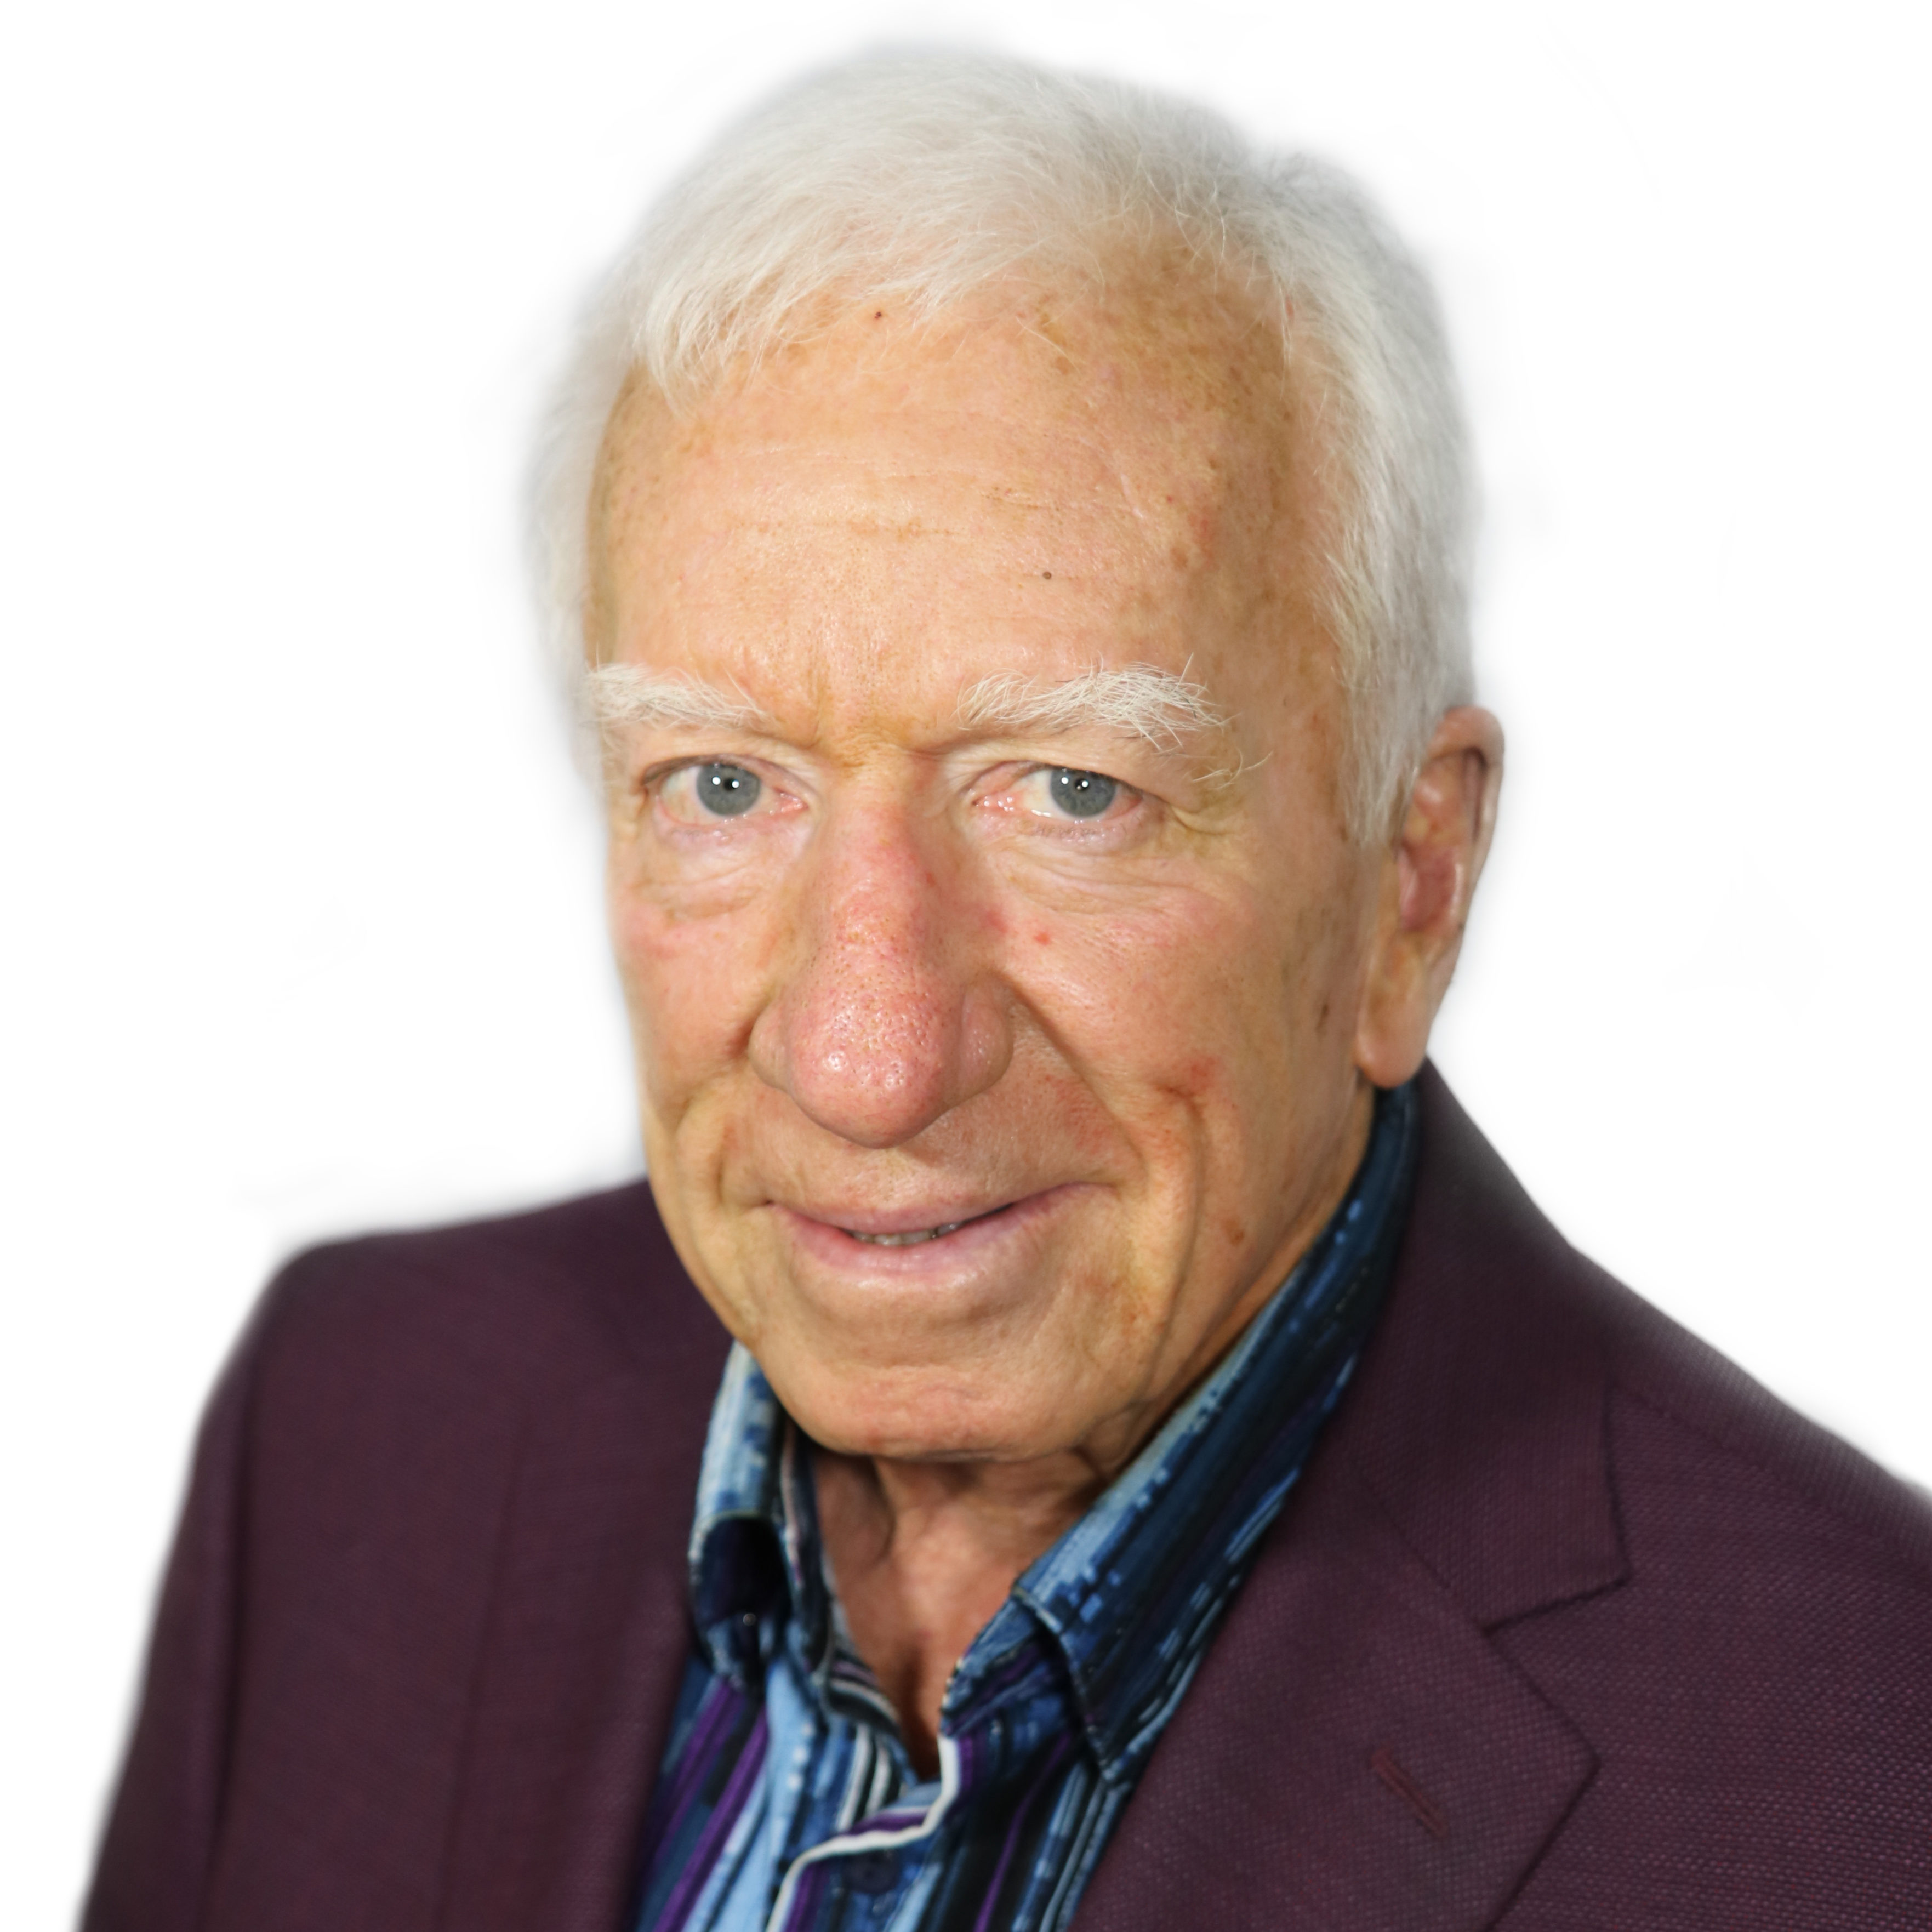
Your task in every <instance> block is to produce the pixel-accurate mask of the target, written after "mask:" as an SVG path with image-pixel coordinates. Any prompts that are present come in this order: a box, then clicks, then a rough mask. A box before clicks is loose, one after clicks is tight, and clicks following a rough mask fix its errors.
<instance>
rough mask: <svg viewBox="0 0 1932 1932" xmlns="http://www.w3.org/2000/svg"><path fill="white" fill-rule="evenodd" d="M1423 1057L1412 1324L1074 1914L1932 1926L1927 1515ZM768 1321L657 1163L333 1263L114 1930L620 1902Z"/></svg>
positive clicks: (1931, 1634)
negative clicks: (747, 1383)
mask: <svg viewBox="0 0 1932 1932" xmlns="http://www.w3.org/2000/svg"><path fill="white" fill-rule="evenodd" d="M1423 1093H1424V1113H1423V1136H1422V1154H1421V1169H1420V1172H1419V1174H1418V1181H1417V1193H1416V1196H1415V1205H1414V1208H1413V1211H1412V1216H1411V1220H1410V1223H1409V1229H1408V1232H1407V1234H1406V1237H1405V1239H1404V1243H1403V1249H1402V1251H1401V1254H1400V1259H1399V1260H1398V1262H1397V1269H1396V1274H1395V1277H1394V1283H1393V1285H1392V1287H1391V1292H1390V1296H1389V1299H1388V1304H1387V1306H1386V1308H1385V1312H1384V1314H1383V1316H1382V1321H1381V1325H1380V1326H1379V1329H1378V1331H1377V1332H1376V1336H1375V1337H1374V1339H1373V1340H1372V1342H1371V1343H1370V1347H1369V1350H1368V1352H1367V1355H1365V1357H1364V1361H1363V1364H1362V1367H1361V1371H1360V1373H1359V1374H1358V1378H1357V1380H1356V1382H1355V1385H1354V1386H1353V1387H1352V1389H1351V1391H1350V1392H1349V1395H1348V1397H1347V1398H1346V1400H1345V1401H1344V1403H1343V1406H1342V1408H1341V1409H1340V1412H1339V1413H1338V1414H1337V1417H1336V1419H1335V1421H1334V1423H1333V1424H1331V1427H1330V1428H1329V1430H1328V1433H1327V1434H1326V1436H1325V1438H1324V1439H1323V1441H1322V1444H1321V1445H1320V1447H1319V1448H1318V1449H1317V1451H1316V1454H1315V1457H1314V1459H1313V1461H1312V1462H1311V1463H1310V1466H1309V1469H1308V1470H1307V1474H1306V1475H1304V1478H1303V1480H1302V1481H1301V1484H1300V1486H1299V1487H1298V1490H1296V1492H1295V1494H1294V1496H1292V1498H1291V1499H1290V1502H1289V1507H1288V1508H1287V1510H1286V1511H1285V1512H1284V1514H1283V1517H1281V1519H1280V1521H1279V1522H1278V1523H1277V1525H1276V1526H1275V1527H1274V1529H1273V1530H1272V1531H1271V1533H1270V1534H1269V1535H1268V1538H1267V1540H1266V1542H1265V1545H1264V1547H1263V1549H1262V1553H1261V1554H1260V1556H1259V1561H1258V1562H1257V1565H1256V1569H1255V1571H1254V1573H1253V1575H1252V1577H1250V1580H1249V1581H1248V1583H1247V1585H1246V1586H1245V1588H1244V1589H1243V1591H1242V1592H1241V1595H1240V1596H1239V1597H1238V1598H1237V1600H1236V1601H1235V1604H1234V1607H1233V1608H1232V1611H1231V1613H1230V1614H1229V1619H1228V1622H1227V1623H1226V1626H1225V1627H1224V1628H1223V1631H1221V1633H1220V1635H1219V1637H1217V1639H1216V1640H1215V1642H1214V1646H1213V1649H1211V1652H1209V1654H1208V1659H1207V1661H1206V1664H1205V1666H1204V1667H1203V1668H1202V1671H1201V1673H1200V1675H1199V1677H1198V1678H1197V1679H1196V1681H1195V1683H1194V1685H1193V1688H1192V1690H1191V1691H1190V1692H1189V1694H1188V1696H1187V1700H1186V1701H1185V1702H1184V1704H1183V1705H1182V1706H1181V1709H1180V1711H1179V1712H1178V1714H1177V1715H1176V1716H1175V1718H1174V1720H1173V1721H1172V1724H1171V1725H1170V1726H1169V1729H1168V1730H1167V1732H1166V1735H1165V1736H1163V1739H1162V1740H1161V1742H1160V1745H1159V1746H1158V1748H1157V1750H1156V1751H1155V1753H1154V1757H1153V1760H1152V1761H1151V1763H1150V1765H1149V1766H1148V1771H1147V1773H1146V1775H1145V1778H1144V1779H1143V1781H1142V1784H1141V1787H1140V1789H1139V1792H1138V1793H1136V1796H1135V1797H1134V1799H1133V1801H1132V1802H1131V1804H1130V1806H1129V1808H1128V1809H1127V1812H1126V1814H1125V1815H1124V1818H1123V1820H1122V1822H1121V1826H1120V1828H1119V1829H1118V1832H1117V1833H1116V1835H1115V1838H1114V1840H1113V1842H1112V1844H1111V1845H1110V1846H1109V1848H1108V1850H1107V1852H1106V1855H1105V1857H1104V1858H1103V1861H1102V1862H1101V1864H1100V1869H1099V1870H1098V1872H1097V1874H1096V1876H1095V1878H1094V1882H1093V1883H1092V1885H1091V1887H1090V1888H1089V1890H1088V1893H1087V1895H1086V1897H1085V1900H1084V1901H1083V1903H1082V1906H1081V1907H1080V1910H1079V1915H1078V1918H1077V1921H1076V1923H1077V1925H1078V1927H1079V1928H1080V1932H1173V1928H1175V1927H1201V1928H1204V1932H1232V1928H1240V1927H1283V1928H1289V1927H1295V1928H1299V1927H1309V1928H1313V1927H1335V1928H1337V1932H1342V1928H1346V1929H1347V1932H1379V1928H1387V1932H1452V1928H1454V1929H1455V1932H1460V1928H1469V1927H1481V1926H1493V1925H1496V1926H1503V1927H1508V1928H1510V1932H1546V1928H1547V1932H1556V1928H1559V1927H1560V1928H1574V1932H1606V1928H1611V1927H1615V1928H1618V1932H1635V1928H1639V1927H1681V1928H1696V1932H1716V1928H1728V1927H1751V1928H1754V1929H1755V1928H1762V1927H1858V1928H1861V1929H1862V1928H1873V1932H1876V1928H1880V1927H1897V1928H1900V1932H1904V1928H1906V1927H1910V1928H1912V1932H1926V1928H1927V1927H1932V1510H1928V1508H1927V1505H1925V1504H1924V1502H1921V1500H1920V1499H1919V1498H1918V1496H1916V1495H1915V1493H1912V1491H1910V1490H1907V1489H1906V1487H1903V1485H1901V1484H1898V1483H1897V1482H1894V1481H1892V1480H1891V1479H1890V1478H1888V1477H1886V1476H1885V1475H1882V1473H1881V1472H1879V1471H1878V1470H1877V1469H1874V1468H1873V1466H1871V1465H1870V1463H1867V1462H1866V1461H1864V1460H1863V1459H1862V1458H1861V1457H1859V1456H1858V1455H1857V1454H1855V1453H1853V1452H1852V1451H1851V1450H1849V1449H1848V1448H1846V1447H1845V1446H1844V1445H1843V1444H1842V1443H1840V1442H1837V1441H1836V1440H1835V1439H1833V1438H1832V1437H1831V1436H1827V1435H1826V1434H1825V1433H1823V1431H1821V1430H1818V1429H1816V1428H1814V1427H1812V1426H1811V1424H1808V1423H1806V1422H1804V1421H1801V1420H1800V1419H1799V1418H1797V1417H1796V1416H1795V1415H1793V1414H1791V1413H1790V1411H1788V1410H1787V1409H1784V1408H1782V1407H1781V1406H1780V1405H1779V1404H1778V1403H1776V1402H1775V1401H1774V1400H1772V1398H1771V1397H1769V1396H1768V1395H1766V1394H1765V1393H1764V1392H1763V1391H1762V1390H1761V1389H1760V1388H1757V1386H1756V1385H1754V1384H1753V1383H1752V1382H1750V1381H1748V1379H1746V1378H1745V1376H1742V1374H1740V1373H1739V1372H1738V1371H1737V1370H1736V1369H1734V1368H1733V1367H1730V1365H1729V1364H1727V1363H1726V1362H1724V1361H1723V1360H1721V1358H1718V1356H1716V1355H1713V1354H1712V1352H1710V1351H1709V1349H1706V1348H1705V1347H1703V1346H1702V1345H1701V1344H1700V1343H1697V1342H1696V1341H1694V1340H1691V1338H1690V1337H1688V1336H1687V1335H1686V1334H1684V1333H1683V1332H1682V1331H1681V1330H1679V1329H1678V1328H1676V1327H1674V1326H1673V1325H1672V1324H1671V1323H1670V1322H1667V1321H1666V1320H1665V1319H1664V1318H1663V1317H1662V1316H1660V1315H1658V1313H1656V1312H1655V1310H1652V1309H1651V1308H1649V1307H1647V1306H1646V1304H1644V1303H1643V1302H1642V1301H1639V1300H1637V1298H1636V1297H1634V1295H1631V1294H1630V1293H1629V1292H1628V1291H1627V1290H1625V1289H1622V1288H1620V1287H1619V1286H1617V1284H1616V1283H1614V1282H1613V1281H1611V1280H1610V1279H1609V1278H1608V1277H1606V1276H1605V1275H1604V1274H1602V1273H1601V1271H1599V1270H1598V1269H1597V1268H1595V1267H1593V1266H1592V1265H1591V1264H1590V1263H1589V1262H1587V1261H1586V1260H1584V1259H1583V1258H1582V1257H1581V1256H1579V1255H1577V1253H1574V1251H1573V1250H1571V1249H1570V1248H1569V1247H1567V1246H1566V1245H1565V1243H1564V1242H1563V1241H1562V1238H1560V1237H1559V1235H1557V1234H1556V1232H1555V1231H1554V1230H1553V1229H1552V1228H1551V1227H1550V1225H1549V1224H1548V1223H1547V1222H1546V1221H1545V1220H1544V1219H1543V1218H1542V1217H1541V1215H1540V1214H1538V1212H1537V1211H1536V1210H1535V1208H1534V1207H1533V1206H1532V1205H1531V1203H1530V1202H1529V1199H1527V1197H1526V1196H1525V1195H1524V1194H1523V1191H1522V1190H1521V1189H1520V1187H1518V1186H1517V1184H1516V1182H1515V1181H1514V1179H1513V1178H1511V1175H1510V1174H1509V1172H1508V1170H1507V1169H1505V1167H1504V1166H1502V1163H1501V1162H1500V1161H1499V1160H1498V1159H1497V1158H1496V1155H1495V1154H1493V1152H1492V1151H1491V1150H1490V1148H1489V1147H1488V1145H1487V1143H1486V1142H1484V1140H1483V1139H1482V1137H1481V1136H1480V1135H1479V1134H1478V1133H1477V1132H1476V1130H1475V1128H1474V1127H1472V1125H1471V1124H1470V1123H1469V1120H1468V1119H1467V1118H1466V1116H1465V1115H1463V1112H1461V1110H1460V1109H1459V1108H1458V1107H1457V1104H1456V1103H1455V1101H1454V1100H1453V1099H1452V1098H1451V1096H1450V1094H1449V1093H1448V1090H1447V1089H1446V1088H1445V1087H1444V1086H1443V1085H1442V1082H1441V1081H1440V1080H1439V1079H1437V1078H1436V1076H1434V1075H1433V1073H1430V1074H1426V1075H1425V1076H1424V1088H1423ZM724 1349H725V1338H724V1335H723V1334H722V1333H721V1331H720V1330H719V1328H718V1325H717V1323H716V1322H715V1320H714V1319H712V1316H711V1315H710V1314H709V1312H708V1311H707V1310H706V1307H705V1306H704V1304H703V1302H702V1301H700V1298H698V1296H697V1293H696V1292H695V1291H694V1289H692V1288H691V1286H690V1285H689V1283H688V1281H687V1280H686V1279H685V1276H684V1274H683V1272H682V1270H681V1269H680V1268H679V1265H678V1263H677V1261H676V1257H675V1256H674V1255H673V1253H672V1250H671V1248H670V1244H669V1243H668V1242H667V1240H666V1239H665V1237H664V1233H663V1231H662V1229H661V1228H660V1226H659V1225H658V1220H657V1217H656V1215H655V1212H654V1211H653V1209H652V1204H651V1197H650V1194H649V1190H648V1189H647V1188H646V1187H644V1186H643V1185H642V1184H639V1185H637V1186H635V1187H628V1188H623V1189H620V1190H618V1191H616V1192H615V1193H609V1194H604V1195H600V1196H593V1197H592V1198H591V1199H587V1200H583V1201H578V1202H571V1203H569V1204H568V1205H565V1206H562V1207H559V1208H550V1209H547V1210H545V1211H542V1212H540V1213H537V1214H528V1215H523V1216H520V1217H517V1218H516V1219H514V1220H503V1221H497V1222H493V1223H487V1224H483V1225H479V1226H471V1227H463V1228H456V1229H446V1230H443V1231H440V1232H434V1233H429V1234H414V1235H400V1236H384V1237H381V1238H376V1239H373V1240H368V1241H356V1242H352V1243H349V1244H344V1245H343V1246H340V1247H329V1248H326V1249H323V1250H318V1251H317V1252H315V1253H311V1254H308V1255H306V1256H303V1257H302V1259H299V1260H298V1261H296V1262H294V1263H293V1264H292V1265H290V1267H289V1268H287V1270H286V1271H284V1274H282V1276H281V1278H280V1279H279V1280H278V1281H277V1282H276V1283H275V1286H273V1287H272V1289H271V1290H270V1291H269V1294H268V1295H267V1296H266V1298H265V1299H264V1301H263V1304H262V1306H261V1308H260V1310H259V1312H258V1313H257V1316H256V1317H255V1319H254V1322H252V1324H251V1326H250V1328H249V1329H248V1332H247V1334H246V1335H245V1337H244V1338H243V1340H242V1343H241V1344H240V1346H239V1349H238V1351H237V1352H236V1356H235V1358H234V1360H233V1363H232V1364H231V1365H230V1366H229V1369H228V1370H227V1372H226V1375H225V1376H224V1377H223V1380H222V1382H221V1385H220V1388H219V1390H218V1391H217V1394H216V1395H215V1397H214V1402H213V1403H212V1406H211V1408H210V1410H209V1412H208V1417H207V1420H206V1422H205V1425H204V1428H203V1431H202V1439H201V1443H200V1447H199V1452H198V1455H197V1459H196V1465H195V1470H194V1477H193V1487H192V1490H191V1493H190V1496H189V1499H188V1502H187V1510H186V1514H185V1515H184V1519H183V1521H182V1523H181V1530H180V1534H179V1539H178V1542H177V1544H176V1546H175V1552H174V1555H173V1557H172V1561H171V1563H170V1565H169V1569H168V1572H167V1576H166V1583H165V1585H164V1587H163V1592H162V1597H161V1602H160V1613H159V1617H158V1621H157V1627H156V1629H155V1633H154V1647H153V1652H152V1655H151V1659H150V1661H149V1664H148V1675H147V1680H146V1685H145V1692H144V1694H143V1697H142V1703H141V1707H140V1712H139V1718H138V1720H137V1722H136V1727H135V1730H134V1734H133V1741H132V1744H131V1745H130V1750H129V1753H128V1757H127V1766H126V1768H125V1770H124V1774H123V1777H122V1781H121V1787H120V1790H119V1793H118V1796H117V1798H116V1799H115V1803H114V1805H113V1811H112V1813H111V1815H110V1820H109V1822H108V1825H107V1833H106V1838H105V1841H104V1844H103V1847H102V1850H101V1861H100V1867H99V1870H98V1875H97V1876H96V1879H95V1885H94V1889H93V1892H92V1897H91V1898H90V1900H89V1903H88V1906H87V1909H86V1919H85V1924H86V1927H87V1928H88V1932H189V1928H190V1927H193V1928H196V1932H628V1927H627V1922H626V1921H627V1913H628V1909H629V1901H630V1899H631V1892H632V1888H633V1885H634V1882H635V1880H636V1877H637V1871H636V1865H637V1846H638V1840H639V1835H640V1825H641V1822H642V1820H643V1813H644V1808H645V1805H646V1801H647V1799H648V1798H649V1792H650V1786H651V1782H652V1775H653V1773H654V1772H655V1769H656V1766H657V1763H658V1757H659V1754H660V1752H661V1748H662V1746H663V1743H664V1733H665V1730H666V1727H667V1724H668V1721H669V1718H670V1711H671V1704H672V1700H673V1695H674V1694H675V1691H676V1686H677V1682H678V1679H679V1672H680V1670H681V1668H682V1664H683V1661H684V1658H685V1649H686V1646H687V1643H688V1618H687V1613H686V1608H685V1594H684V1545H685V1536H686V1534H687V1532H688V1528H689V1523H690V1513H691V1500H692V1496H693V1490H694V1484H695V1483H696V1480H697V1463H698V1457H699V1454H700V1449H701V1447H702V1445H703V1434H704V1425H705V1421H706V1415H707V1412H708V1411H709V1406H710V1402H711V1398H712V1393H713V1391H714V1389H715V1385H716V1382H717V1380H718V1373H719V1370H720V1368H721V1364H722V1362H723V1359H724Z"/></svg>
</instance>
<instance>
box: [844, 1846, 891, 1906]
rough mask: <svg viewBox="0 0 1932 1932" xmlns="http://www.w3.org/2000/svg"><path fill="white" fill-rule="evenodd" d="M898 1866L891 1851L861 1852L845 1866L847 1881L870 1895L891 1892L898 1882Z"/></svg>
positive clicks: (857, 1889)
mask: <svg viewBox="0 0 1932 1932" xmlns="http://www.w3.org/2000/svg"><path fill="white" fill-rule="evenodd" d="M898 1875H899V1872H898V1864H897V1863H896V1862H895V1861H894V1859H893V1858H892V1854H891V1853H890V1852H860V1853H859V1855H858V1856H857V1857H856V1858H853V1860H852V1861H850V1863H849V1864H847V1866H846V1867H845V1882H846V1883H847V1885H850V1887H851V1888H852V1889H853V1891H862V1892H864V1893H865V1894H867V1895H868V1896H872V1895H876V1894H877V1893H880V1892H882V1891H891V1890H892V1887H893V1886H894V1885H895V1884H896V1883H897V1882H898Z"/></svg>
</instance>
